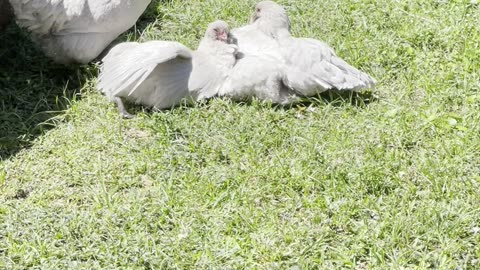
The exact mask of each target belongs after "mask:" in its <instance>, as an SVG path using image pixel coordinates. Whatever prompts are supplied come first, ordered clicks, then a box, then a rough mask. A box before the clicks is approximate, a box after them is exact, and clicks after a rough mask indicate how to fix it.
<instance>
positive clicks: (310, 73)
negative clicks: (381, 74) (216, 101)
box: [219, 1, 376, 104]
mask: <svg viewBox="0 0 480 270" xmlns="http://www.w3.org/2000/svg"><path fill="white" fill-rule="evenodd" d="M232 34H233V35H234V36H235V38H236V40H237V44H238V48H239V51H240V53H241V54H242V55H243V58H241V59H239V60H238V62H237V64H236V66H235V67H234V69H233V70H232V73H231V74H230V76H229V77H228V79H227V81H226V83H225V85H224V87H223V88H222V90H221V91H220V92H219V94H221V95H226V96H230V97H232V98H239V99H240V98H241V99H243V98H245V97H246V96H256V97H258V98H260V99H268V100H271V101H272V102H274V103H280V104H287V103H290V102H292V101H295V100H297V99H298V97H299V96H312V95H316V94H318V93H320V92H323V91H326V90H329V89H337V90H349V91H358V90H361V89H365V88H371V87H373V86H374V85H375V83H376V82H375V80H374V79H373V78H371V77H370V76H369V75H367V74H365V73H363V72H361V71H359V70H358V69H356V68H354V67H352V66H351V65H349V64H348V63H346V62H345V61H344V60H342V59H341V58H339V57H338V56H337V55H336V54H335V52H334V50H333V49H332V48H330V47H329V46H328V45H327V44H325V43H323V42H321V41H318V40H315V39H308V38H295V37H292V35H291V33H290V20H289V18H288V16H287V13H286V11H285V9H284V8H283V7H282V6H280V5H278V4H276V3H275V2H272V1H262V2H260V3H258V4H257V5H256V7H255V12H254V14H253V15H252V18H251V24H249V25H246V26H244V27H241V28H237V29H233V30H232Z"/></svg>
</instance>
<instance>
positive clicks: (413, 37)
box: [0, 0, 480, 269]
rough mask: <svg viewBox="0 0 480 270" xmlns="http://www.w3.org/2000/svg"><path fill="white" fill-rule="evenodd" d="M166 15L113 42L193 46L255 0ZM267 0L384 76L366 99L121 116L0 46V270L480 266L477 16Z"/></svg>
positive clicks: (303, 30)
mask: <svg viewBox="0 0 480 270" xmlns="http://www.w3.org/2000/svg"><path fill="white" fill-rule="evenodd" d="M163 2H164V3H157V4H154V5H153V6H152V8H151V9H150V10H149V11H148V14H147V15H146V18H144V19H143V20H142V21H140V22H139V24H138V25H137V28H136V29H134V30H132V31H130V32H129V33H127V34H126V35H124V36H123V37H122V38H121V39H120V40H149V39H167V40H177V41H180V42H182V43H184V44H186V45H188V46H190V47H195V46H196V44H197V43H198V40H199V38H200V37H201V36H202V35H203V31H204V28H205V26H206V25H207V23H208V22H210V21H212V20H214V19H217V18H219V19H224V20H226V21H227V22H229V23H230V24H231V25H232V26H240V25H242V24H244V23H246V21H247V18H248V17H249V14H250V13H251V10H252V5H253V3H254V2H253V1H232V0H220V1H213V0H205V1H200V0H194V1H163ZM281 3H282V4H284V5H286V6H287V7H288V11H289V14H290V16H291V19H292V26H293V32H294V33H295V35H297V36H308V37H313V38H318V39H321V40H323V41H326V42H327V43H329V44H330V45H331V46H333V47H334V48H335V49H336V51H337V54H338V55H340V56H341V57H343V58H344V59H346V60H347V61H348V62H350V63H352V64H354V65H355V66H357V67H359V68H361V69H362V70H364V71H366V72H368V73H370V74H372V75H374V77H376V78H377V79H378V81H379V84H378V87H377V88H376V89H375V90H374V96H375V98H374V99H369V100H367V99H364V98H362V97H355V96H354V97H346V98H343V99H342V98H341V97H338V96H335V95H333V96H328V95H326V96H322V97H320V98H318V99H316V100H313V102H312V103H311V104H305V105H299V106H294V107H292V108H279V107H275V106H273V105H271V104H265V103H261V102H258V101H253V102H251V103H249V104H243V103H234V102H231V101H229V100H226V99H214V100H212V101H210V102H208V103H206V104H198V105H195V106H193V107H179V108H174V109H172V110H167V111H163V112H150V111H148V110H144V109H142V108H141V107H134V108H130V109H131V110H136V111H137V115H138V117H137V118H136V119H134V120H128V121H125V120H122V119H120V118H119V117H118V115H117V111H116V108H115V106H114V105H113V104H110V103H108V102H107V101H106V99H105V98H104V97H103V96H102V95H101V94H99V93H98V92H97V91H96V90H95V76H96V72H97V67H96V66H95V65H94V64H91V65H87V66H82V67H71V68H68V69H67V68H64V67H61V66H57V65H53V64H52V63H51V62H49V61H48V60H47V59H45V58H44V57H43V56H42V55H41V54H40V53H39V52H38V50H36V49H34V47H33V46H32V44H31V43H30V42H29V41H28V38H27V36H26V35H25V34H24V33H21V32H19V30H18V29H17V28H16V27H14V26H11V27H10V28H9V29H8V30H7V32H4V33H0V40H2V43H1V46H0V59H1V60H0V61H1V62H0V64H1V66H0V119H1V121H2V122H1V126H0V132H1V133H0V135H1V136H0V137H1V139H0V147H1V148H0V151H1V152H0V154H1V156H0V159H1V161H0V269H2V268H6V269H25V268H29V267H32V268H36V269H62V268H83V269H92V268H96V269H100V268H102V269H114V268H133V269H207V268H208V269H244V268H248V269H288V268H290V269H317V268H318V269H335V268H347V269H417V268H418V269H478V268H480V261H479V259H480V243H479V242H480V195H479V188H480V124H479V123H480V106H479V104H480V75H479V72H478V71H479V70H480V45H479V42H480V24H479V23H478V22H479V20H480V7H479V5H478V4H474V1H429V2H427V1H425V2H420V1H386V0H381V1H368V0H365V1H357V0H342V1H333V0H322V1H310V0H298V1H281ZM155 5H158V8H156V6H155ZM4 41H5V42H4Z"/></svg>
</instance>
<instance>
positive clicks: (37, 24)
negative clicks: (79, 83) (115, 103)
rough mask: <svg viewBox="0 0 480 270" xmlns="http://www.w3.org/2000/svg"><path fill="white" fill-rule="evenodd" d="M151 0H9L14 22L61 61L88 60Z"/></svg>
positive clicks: (65, 62)
mask: <svg viewBox="0 0 480 270" xmlns="http://www.w3.org/2000/svg"><path fill="white" fill-rule="evenodd" d="M150 1H151V0H10V3H11V5H12V7H13V10H14V13H15V18H16V21H17V23H18V24H19V25H20V26H21V27H24V28H26V29H28V30H29V31H30V32H31V35H32V38H33V40H34V41H35V42H37V43H38V44H39V45H40V47H41V48H42V50H43V51H44V53H45V54H46V55H47V56H49V57H51V58H52V59H53V60H54V61H56V62H58V63H62V64H70V63H82V64H84V63H88V62H90V61H91V60H93V59H94V58H95V57H97V56H98V55H100V53H102V51H103V50H104V49H105V48H106V47H107V46H108V45H109V44H110V43H111V42H112V41H113V40H114V39H115V38H117V37H118V36H119V35H120V34H121V33H123V32H125V31H126V30H128V29H129V28H130V27H132V26H133V25H134V24H135V22H136V21H137V19H138V18H139V17H140V15H141V14H142V13H143V12H144V11H145V9H146V8H147V6H148V4H149V3H150Z"/></svg>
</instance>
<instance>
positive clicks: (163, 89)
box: [97, 41, 192, 109]
mask: <svg viewBox="0 0 480 270" xmlns="http://www.w3.org/2000/svg"><path fill="white" fill-rule="evenodd" d="M191 58H192V52H191V50H190V49H188V48H187V47H185V46H184V45H182V44H180V43H177V42H169V41H150V42H146V43H122V44H120V45H117V46H116V47H114V48H113V49H112V50H111V51H110V52H109V53H108V54H107V56H106V57H105V58H104V62H103V65H102V67H101V71H100V75H99V79H98V84H97V87H98V89H100V90H101V91H102V92H104V93H105V94H106V95H107V96H108V97H110V99H112V100H113V98H114V97H125V98H127V99H129V100H131V101H134V102H136V103H141V104H144V105H147V106H152V107H155V108H158V109H164V108H168V107H171V106H173V105H176V104H178V103H179V102H180V101H181V100H182V98H184V97H186V96H187V95H188V80H189V77H190V73H191V71H192V59H191Z"/></svg>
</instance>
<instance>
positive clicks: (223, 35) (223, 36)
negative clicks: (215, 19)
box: [217, 31, 228, 42]
mask: <svg viewBox="0 0 480 270" xmlns="http://www.w3.org/2000/svg"><path fill="white" fill-rule="evenodd" d="M217 39H218V40H220V41H223V42H227V40H228V34H227V32H226V31H222V32H220V33H218V36H217Z"/></svg>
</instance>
